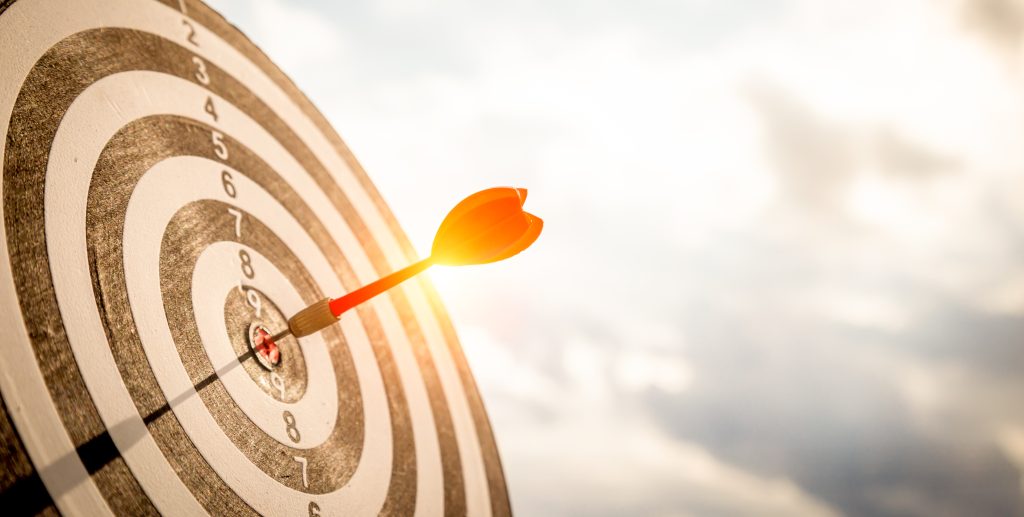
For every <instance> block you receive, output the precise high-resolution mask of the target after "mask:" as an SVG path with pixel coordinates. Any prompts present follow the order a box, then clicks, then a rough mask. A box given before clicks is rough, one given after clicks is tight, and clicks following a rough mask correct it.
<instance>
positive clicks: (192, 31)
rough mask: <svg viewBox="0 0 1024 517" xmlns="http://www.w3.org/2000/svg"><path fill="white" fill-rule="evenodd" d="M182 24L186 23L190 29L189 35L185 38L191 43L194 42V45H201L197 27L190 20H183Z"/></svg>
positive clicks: (186, 26)
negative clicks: (197, 36)
mask: <svg viewBox="0 0 1024 517" xmlns="http://www.w3.org/2000/svg"><path fill="white" fill-rule="evenodd" d="M181 24H182V25H184V26H185V28H186V29H188V36H185V39H186V40H187V41H188V42H189V43H191V44H193V45H195V46H197V47H198V46H199V42H198V41H196V28H195V27H193V26H192V24H191V23H189V21H188V20H181Z"/></svg>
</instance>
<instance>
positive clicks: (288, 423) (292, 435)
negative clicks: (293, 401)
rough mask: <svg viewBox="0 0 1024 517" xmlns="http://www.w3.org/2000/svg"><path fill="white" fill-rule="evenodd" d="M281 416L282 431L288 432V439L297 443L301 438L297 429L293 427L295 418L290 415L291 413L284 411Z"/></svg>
mask: <svg viewBox="0 0 1024 517" xmlns="http://www.w3.org/2000/svg"><path fill="white" fill-rule="evenodd" d="M282 416H284V426H285V427H284V429H285V431H288V439H290V440H291V441H292V442H294V443H299V440H301V439H302V436H301V435H300V434H299V428H298V427H296V426H295V416H294V415H292V412H291V411H285V412H284V413H283V415H282Z"/></svg>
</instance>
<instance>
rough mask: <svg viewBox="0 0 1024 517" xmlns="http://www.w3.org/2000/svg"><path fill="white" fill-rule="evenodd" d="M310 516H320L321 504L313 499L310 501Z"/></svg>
mask: <svg viewBox="0 0 1024 517" xmlns="http://www.w3.org/2000/svg"><path fill="white" fill-rule="evenodd" d="M309 517H320V505H318V504H316V503H314V502H313V501H310V502H309Z"/></svg>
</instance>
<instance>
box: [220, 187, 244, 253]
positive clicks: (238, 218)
mask: <svg viewBox="0 0 1024 517" xmlns="http://www.w3.org/2000/svg"><path fill="white" fill-rule="evenodd" d="M227 172H228V171H224V173H225V174H227ZM222 178H223V176H222ZM231 188H232V189H233V188H234V185H232V186H231ZM225 190H226V188H225ZM228 195H231V194H228ZM231 197H235V196H231ZM228 213H229V214H231V215H232V216H234V217H235V238H237V239H241V238H242V211H241V210H238V209H236V208H233V207H230V206H229V207H228Z"/></svg>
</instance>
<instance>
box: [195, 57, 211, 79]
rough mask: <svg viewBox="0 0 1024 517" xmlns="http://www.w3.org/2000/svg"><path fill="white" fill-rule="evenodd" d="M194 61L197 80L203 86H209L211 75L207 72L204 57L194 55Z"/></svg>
mask: <svg viewBox="0 0 1024 517" xmlns="http://www.w3.org/2000/svg"><path fill="white" fill-rule="evenodd" d="M192 63H194V64H195V65H196V73H195V74H194V77H195V78H196V81H199V83H200V84H202V85H203V86H209V84H210V76H209V75H208V74H207V73H206V63H205V62H204V61H203V58H201V57H199V56H192Z"/></svg>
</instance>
